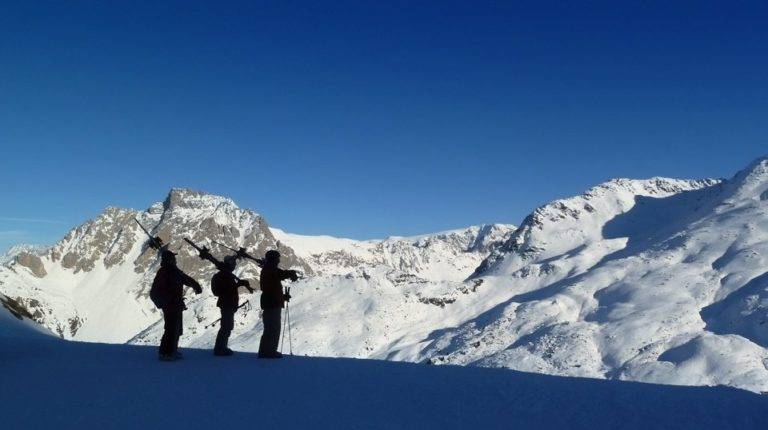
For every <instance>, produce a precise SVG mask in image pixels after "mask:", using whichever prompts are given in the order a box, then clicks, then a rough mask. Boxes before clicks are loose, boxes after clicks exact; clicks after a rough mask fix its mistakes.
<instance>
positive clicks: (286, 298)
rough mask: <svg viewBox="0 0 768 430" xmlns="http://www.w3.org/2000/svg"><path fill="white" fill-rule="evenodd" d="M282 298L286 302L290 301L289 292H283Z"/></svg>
mask: <svg viewBox="0 0 768 430" xmlns="http://www.w3.org/2000/svg"><path fill="white" fill-rule="evenodd" d="M283 300H285V301H286V302H290V301H291V295H290V294H283Z"/></svg>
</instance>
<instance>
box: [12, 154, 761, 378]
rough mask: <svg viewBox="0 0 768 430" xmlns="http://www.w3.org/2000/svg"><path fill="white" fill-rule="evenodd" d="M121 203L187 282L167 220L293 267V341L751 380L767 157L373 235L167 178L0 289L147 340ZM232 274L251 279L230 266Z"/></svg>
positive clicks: (540, 365)
mask: <svg viewBox="0 0 768 430" xmlns="http://www.w3.org/2000/svg"><path fill="white" fill-rule="evenodd" d="M134 217H137V218H138V219H139V220H140V221H142V222H143V223H144V224H145V225H147V226H148V227H149V228H151V229H153V233H154V234H159V235H161V237H163V238H164V239H165V240H166V241H170V243H171V246H172V248H173V249H174V250H178V251H179V252H180V255H179V261H180V265H181V266H182V268H183V269H184V270H187V271H188V272H189V273H191V274H193V275H194V276H196V277H197V278H198V279H200V280H201V281H203V283H205V282H207V280H208V279H210V276H211V274H212V273H213V268H212V267H210V265H208V264H207V263H204V262H201V261H200V260H199V259H198V258H197V257H196V256H195V255H194V254H193V251H192V250H191V249H190V248H189V247H187V246H185V245H184V244H183V242H182V240H181V239H182V237H184V236H189V237H192V238H193V239H195V240H197V241H199V242H201V243H205V244H208V245H209V246H212V245H211V243H212V242H211V241H212V240H216V241H220V242H224V243H226V244H227V245H229V246H233V247H239V246H245V247H247V248H248V249H249V250H252V251H253V252H254V253H257V254H258V255H261V254H262V253H263V252H264V250H266V249H268V248H278V249H280V250H281V252H282V253H283V255H285V256H286V258H285V265H286V266H287V267H293V268H297V269H300V270H302V271H303V272H305V274H306V275H307V276H306V278H305V279H304V280H301V281H299V282H297V283H295V284H293V285H292V286H293V297H294V300H293V301H292V302H291V318H292V321H291V322H292V332H293V338H294V342H293V345H294V350H295V351H297V352H298V353H300V354H302V355H309V356H315V357H318V356H326V357H351V358H370V359H384V360H394V361H407V362H414V363H425V362H428V363H433V364H459V365H471V366H480V367H500V368H507V369H514V370H519V371H526V372H535V373H546V374H551V375H560V376H580V377H591V378H601V379H609V380H633V381H643V382H650V383H664V384H680V385H708V386H715V385H729V386H733V387H738V388H743V389H747V390H750V391H754V392H763V391H768V349H766V347H768V324H765V320H766V312H767V311H768V290H767V287H768V272H767V270H768V268H767V266H768V265H767V264H766V263H767V262H768V158H763V159H760V160H757V161H756V162H754V163H753V164H751V165H750V166H748V167H747V168H746V169H744V170H743V171H741V172H739V173H737V174H736V175H735V176H734V177H733V178H731V179H728V180H710V179H706V180H677V179H666V178H652V179H648V180H629V179H616V180H612V181H609V182H606V183H604V184H601V185H598V186H596V187H594V188H592V189H590V190H588V191H587V192H586V193H584V194H583V195H581V196H576V197H572V198H568V199H564V200H557V201H554V202H552V203H550V204H547V205H544V206H542V207H540V208H538V209H536V210H535V211H534V212H533V213H532V214H531V215H530V216H528V217H527V218H526V219H525V220H524V221H523V222H522V224H521V225H520V227H519V228H517V229H515V228H514V227H511V226H506V225H498V224H493V225H486V226H477V227H468V228H466V229H461V230H456V231H450V232H444V233H438V234H432V235H425V236H419V237H410V238H396V237H395V238H390V239H386V240H377V241H354V240H349V239H338V238H332V237H311V236H301V235H296V234H291V233H287V232H284V231H282V230H278V229H274V228H269V227H268V226H267V224H266V221H265V220H264V218H263V217H261V215H258V214H256V213H254V212H252V211H249V210H247V209H241V208H238V207H237V206H236V205H235V204H234V202H232V201H231V200H229V199H226V198H223V197H219V196H211V195H207V194H204V193H199V192H194V191H190V190H181V189H175V190H172V191H171V193H170V194H169V196H168V198H167V199H166V200H165V202H163V203H157V204H155V205H152V206H151V207H150V208H149V209H148V210H146V211H135V210H129V209H119V208H108V209H107V210H105V212H104V213H103V214H101V215H100V216H99V217H97V218H96V219H95V220H93V221H89V222H87V223H85V224H83V225H82V226H80V227H78V228H76V229H74V230H73V231H72V232H70V234H69V235H67V237H65V238H64V239H62V241H60V242H59V243H58V244H56V245H55V246H54V247H52V248H51V250H49V251H47V252H46V253H45V254H44V255H42V256H37V255H28V254H22V255H19V256H17V257H16V262H15V263H13V264H10V265H9V267H6V268H0V293H3V294H5V295H7V296H8V297H11V298H13V299H14V300H15V301H16V302H18V303H20V304H22V305H23V306H25V307H26V308H27V309H28V311H29V313H30V314H31V315H32V316H33V318H34V319H35V320H36V321H38V322H40V323H41V324H42V325H43V326H45V327H46V328H48V329H50V330H51V331H53V332H55V333H57V334H58V335H60V336H61V337H64V338H66V339H75V340H87V341H92V342H110V343H124V342H129V343H131V344H137V345H154V344H156V343H157V342H158V340H159V337H160V334H161V332H162V327H161V323H160V322H159V320H160V315H159V313H158V312H157V311H156V310H155V309H153V307H152V305H151V303H150V302H149V300H148V298H147V297H146V292H147V288H148V285H149V282H151V278H152V276H153V275H154V272H155V270H156V269H157V264H158V261H157V255H156V253H154V251H152V250H150V249H147V248H146V245H145V243H144V241H145V239H144V236H143V233H142V232H141V231H140V230H139V229H138V227H137V226H136V224H135V222H134V221H133V218H134ZM214 249H215V250H216V252H217V253H218V255H220V256H223V255H225V251H224V250H222V249H219V248H214ZM237 273H238V274H239V275H240V276H241V277H244V278H247V279H251V281H252V283H253V284H254V285H255V284H256V283H257V282H258V271H257V270H256V268H255V267H254V266H253V265H250V264H249V263H244V264H242V265H241V266H239V267H238V272H237ZM245 299H250V300H251V301H252V302H254V304H255V303H257V301H258V297H257V296H247V295H244V297H243V300H245ZM214 303H215V298H214V297H212V296H211V295H210V292H209V289H206V292H205V293H204V294H203V295H202V296H190V300H189V302H188V306H189V308H190V309H189V311H188V312H186V313H185V334H184V337H183V339H182V344H183V345H185V346H189V347H194V348H209V347H210V346H211V344H212V343H213V339H214V337H215V333H216V329H217V327H216V326H211V325H210V324H211V323H212V322H213V321H214V320H215V319H216V318H218V310H217V308H216V307H215V304H214ZM260 334H261V322H260V319H259V313H258V310H257V309H255V308H254V309H253V310H251V311H248V312H240V313H239V314H238V316H237V320H236V327H235V331H234V333H233V336H232V339H231V346H232V347H233V348H234V349H236V350H239V351H254V350H255V349H256V348H257V345H258V340H259V336H260ZM473 371H475V370H473Z"/></svg>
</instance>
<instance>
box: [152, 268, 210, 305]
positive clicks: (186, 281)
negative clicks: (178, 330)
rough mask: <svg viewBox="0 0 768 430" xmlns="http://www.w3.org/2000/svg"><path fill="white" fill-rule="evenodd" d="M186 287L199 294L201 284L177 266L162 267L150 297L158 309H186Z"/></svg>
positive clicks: (153, 283)
mask: <svg viewBox="0 0 768 430" xmlns="http://www.w3.org/2000/svg"><path fill="white" fill-rule="evenodd" d="M184 285H186V286H189V287H192V289H194V290H195V292H197V293H198V294H199V293H200V292H201V291H202V289H201V288H200V284H199V283H198V282H197V281H195V280H194V279H192V278H191V277H190V276H189V275H187V274H186V273H184V272H182V271H181V270H179V268H178V267H176V266H160V269H159V270H158V271H157V274H156V275H155V280H154V281H153V282H152V288H151V289H150V290H149V297H150V298H151V299H152V302H153V303H154V304H155V306H157V307H158V308H161V309H162V308H165V307H167V306H173V307H178V308H183V307H184Z"/></svg>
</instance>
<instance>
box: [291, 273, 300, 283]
mask: <svg viewBox="0 0 768 430" xmlns="http://www.w3.org/2000/svg"><path fill="white" fill-rule="evenodd" d="M298 279H299V274H298V273H296V271H295V270H291V281H293V282H296V281H297V280H298Z"/></svg>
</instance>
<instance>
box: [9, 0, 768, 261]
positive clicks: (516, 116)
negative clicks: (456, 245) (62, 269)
mask: <svg viewBox="0 0 768 430" xmlns="http://www.w3.org/2000/svg"><path fill="white" fill-rule="evenodd" d="M219 3H224V2H191V1H181V2H128V1H125V2H121V1H110V2H97V1H88V2H74V1H57V2H17V4H16V5H11V4H9V3H7V2H4V3H3V4H2V6H0V98H1V99H2V101H3V102H2V103H0V145H1V146H0V148H1V152H0V154H1V155H0V184H1V185H2V188H0V189H2V195H1V196H2V197H1V198H0V202H2V203H0V249H2V248H4V247H6V246H8V245H10V244H12V243H16V242H32V243H48V242H53V241H55V240H56V239H58V238H59V237H60V236H61V235H63V233H64V232H65V231H66V230H67V229H68V228H70V227H72V226H74V225H76V224H78V223H80V222H82V221H84V220H85V219H87V218H91V217H93V216H95V215H97V214H98V213H99V212H100V211H101V209H102V208H103V207H105V206H106V205H110V204H114V205H119V206H126V207H134V208H140V209H143V208H146V207H147V206H149V205H150V204H151V203H152V202H154V201H158V200H162V199H163V198H164V197H165V195H166V193H167V192H168V190H169V189H170V188H171V187H174V186H175V187H192V188H197V189H202V190H205V191H209V192H212V193H219V194H223V195H227V196H230V197H232V198H233V199H235V201H237V202H238V203H239V204H240V205H241V206H243V207H248V208H252V209H254V210H256V211H258V212H260V213H262V214H263V215H265V216H266V218H267V220H268V221H269V222H270V223H271V224H273V225H275V226H278V227H281V228H284V229H286V230H289V231H293V232H297V233H306V234H332V235H337V236H348V237H354V238H372V237H383V236H387V235H408V234H417V233H424V232H430V231H437V230H442V229H448V228H457V227H462V226H466V225H470V224H479V223H487V222H507V223H519V222H520V221H521V219H522V218H523V217H524V216H525V215H526V214H527V213H529V212H530V211H531V210H532V209H533V208H535V207H536V206H538V205H540V204H543V203H546V202H548V201H550V200H552V199H555V198H559V197H566V196H569V195H574V194H578V193H580V192H582V191H584V190H585V189H587V188H589V187H590V186H592V185H595V184H597V183H599V182H602V181H605V180H607V179H609V178H612V177H619V176H620V177H632V178H645V177H650V176H655V175H663V176H673V177H697V178H698V177H723V176H730V175H732V174H733V173H734V172H735V171H736V170H738V169H740V168H742V167H744V166H745V165H746V164H747V163H749V162H750V161H751V160H752V159H754V158H756V157H758V156H760V155H763V154H765V153H768V121H767V120H766V118H768V89H767V88H768V86H767V85H766V84H767V82H766V80H767V79H768V26H766V25H765V24H766V22H768V4H767V3H765V2H732V1H723V2H707V1H696V2H649V1H642V2H640V1H638V2H628V1H624V2H539V1H537V2H506V1H495V2H483V1H466V2H452V1H447V2H446V1H439V2H412V1H406V2H396V1H387V2H365V1H352V2H327V3H325V4H322V5H321V4H318V3H323V2H290V1H274V2H243V3H236V2H227V5H221V4H219ZM668 3H672V4H668ZM11 218H14V219H16V220H13V219H11ZM19 219H22V220H19ZM23 219H27V220H23Z"/></svg>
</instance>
